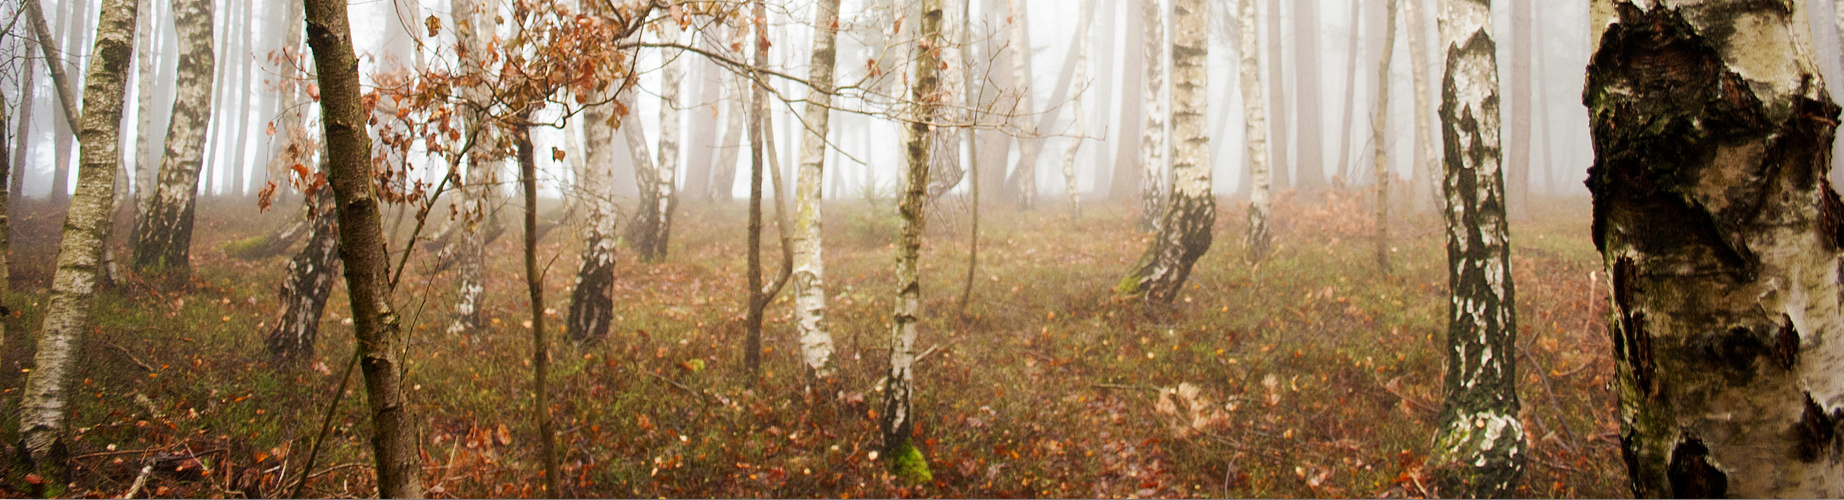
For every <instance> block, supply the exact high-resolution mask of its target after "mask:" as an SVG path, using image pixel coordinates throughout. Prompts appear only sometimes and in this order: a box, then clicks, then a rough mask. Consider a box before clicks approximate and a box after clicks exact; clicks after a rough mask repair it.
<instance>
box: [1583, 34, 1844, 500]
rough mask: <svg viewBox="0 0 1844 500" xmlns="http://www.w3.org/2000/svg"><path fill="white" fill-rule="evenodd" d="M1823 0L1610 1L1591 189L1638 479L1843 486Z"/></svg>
mask: <svg viewBox="0 0 1844 500" xmlns="http://www.w3.org/2000/svg"><path fill="white" fill-rule="evenodd" d="M1807 4H1808V3H1807V2H1803V1H1789V2H1748V1H1738V0H1720V1H1710V0H1706V1H1701V2H1693V1H1683V0H1664V1H1659V2H1656V3H1652V4H1650V5H1648V6H1643V7H1642V6H1640V5H1635V4H1634V3H1631V2H1628V1H1620V0H1597V1H1596V2H1595V3H1594V7H1595V11H1596V12H1597V13H1599V14H1600V16H1597V19H1598V20H1601V21H1603V22H1600V23H1597V24H1595V25H1594V31H1595V33H1597V35H1596V38H1597V39H1598V40H1599V43H1598V45H1597V49H1596V52H1595V54H1594V56H1593V58H1592V59H1590V65H1589V67H1588V82H1587V88H1586V90H1585V92H1584V95H1583V97H1582V100H1583V103H1584V104H1586V105H1587V107H1588V110H1589V113H1590V114H1589V116H1590V117H1591V120H1592V122H1591V127H1592V129H1591V130H1592V133H1593V136H1592V137H1593V139H1594V146H1595V161H1594V166H1593V168H1591V169H1590V170H1589V171H1588V187H1589V190H1590V192H1592V193H1593V195H1594V227H1593V235H1594V241H1595V244H1596V246H1597V247H1598V248H1599V249H1600V250H1601V255H1602V259H1603V263H1604V264H1605V265H1606V267H1607V269H1608V271H1609V273H1610V274H1611V275H1612V277H1613V296H1612V302H1613V304H1612V305H1613V308H1612V314H1611V317H1609V318H1608V320H1609V325H1608V329H1609V331H1610V333H1611V334H1612V336H1613V348H1614V360H1615V367H1616V373H1617V384H1618V391H1617V392H1618V395H1619V398H1620V420H1621V435H1620V448H1621V452H1622V455H1623V457H1624V458H1625V460H1626V465H1627V468H1628V473H1629V479H1630V480H1631V481H1632V487H1633V494H1635V495H1638V496H1644V497H1658V496H1679V497H1686V496H1691V497H1705V496H1707V497H1723V496H1733V497H1815V498H1823V497H1837V496H1840V495H1844V462H1841V461H1839V459H1838V457H1839V456H1840V454H1841V453H1844V449H1841V448H1840V445H1841V443H1840V441H1839V436H1840V434H1839V432H1838V431H1839V428H1838V427H1839V423H1840V422H1841V421H1844V379H1839V377H1838V376H1837V373H1838V370H1839V368H1840V365H1839V361H1838V360H1839V359H1844V358H1841V356H1844V344H1840V342H1839V340H1840V337H1839V335H1840V333H1841V331H1840V330H1839V328H1840V325H1844V315H1841V314H1844V311H1841V309H1840V302H1841V301H1844V295H1841V293H1844V289H1841V288H1840V286H1839V284H1838V282H1839V276H1840V272H1841V269H1840V262H1841V261H1840V259H1839V257H1840V255H1841V253H1840V243H1844V203H1841V202H1840V201H1839V198H1838V194H1837V192H1836V191H1835V190H1834V189H1833V188H1832V186H1831V184H1830V181H1829V180H1828V174H1829V173H1830V169H1831V156H1832V154H1833V153H1832V139H1833V137H1834V135H1835V132H1836V127H1837V118H1838V107H1837V105H1835V104H1833V103H1832V101H1831V99H1830V97H1829V96H1828V95H1827V93H1826V92H1825V90H1824V88H1825V86H1824V83H1823V81H1822V80H1821V79H1820V77H1819V72H1818V69H1817V65H1816V63H1815V62H1814V60H1813V54H1814V52H1813V50H1812V47H1811V45H1809V42H1808V41H1807V40H1805V39H1804V36H1805V35H1804V33H1805V32H1806V26H1807V24H1805V21H1804V20H1803V19H1801V18H1800V12H1803V10H1804V9H1805V8H1806V5H1807Z"/></svg>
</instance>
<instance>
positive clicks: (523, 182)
mask: <svg viewBox="0 0 1844 500" xmlns="http://www.w3.org/2000/svg"><path fill="white" fill-rule="evenodd" d="M529 119H530V117H529V115H521V116H519V117H518V121H519V122H520V123H519V124H518V125H517V126H516V127H515V129H514V130H513V131H512V136H513V142H514V143H515V147H516V148H517V150H518V154H517V156H518V159H519V188H520V191H522V192H523V194H524V195H525V199H524V201H525V210H524V213H525V245H524V247H525V290H526V294H527V296H528V297H529V298H530V299H531V307H530V309H531V378H532V381H531V392H532V394H534V395H535V396H534V397H533V404H532V409H531V420H532V424H533V427H535V428H536V430H537V431H538V454H539V457H540V461H541V462H543V464H544V493H545V494H546V495H547V496H550V497H561V496H562V495H563V492H562V490H560V489H558V487H557V484H558V477H557V476H558V469H557V434H556V432H554V431H553V430H552V426H553V425H554V424H553V422H552V421H551V391H550V387H549V385H548V383H549V380H550V378H551V356H550V346H551V342H550V338H549V335H548V333H549V330H548V329H546V328H545V326H544V276H543V275H542V274H540V273H541V271H540V270H539V268H538V160H537V158H536V154H535V153H534V152H533V151H532V150H533V149H534V148H533V147H532V144H531V125H529Z"/></svg>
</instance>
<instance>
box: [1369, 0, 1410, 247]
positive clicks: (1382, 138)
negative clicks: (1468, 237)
mask: <svg viewBox="0 0 1844 500" xmlns="http://www.w3.org/2000/svg"><path fill="white" fill-rule="evenodd" d="M1409 1H1411V2H1412V1H1414V0H1409ZM1397 2H1398V0H1388V1H1386V2H1385V5H1384V8H1383V15H1384V19H1383V47H1382V49H1381V50H1382V51H1383V53H1382V56H1381V57H1379V58H1378V59H1377V99H1376V100H1377V111H1376V113H1377V114H1376V119H1375V120H1372V121H1371V122H1370V130H1371V132H1372V134H1373V135H1372V137H1371V140H1370V141H1371V146H1373V147H1375V148H1376V150H1375V153H1372V155H1373V156H1375V160H1376V163H1377V164H1376V177H1377V269H1378V270H1380V271H1382V273H1383V274H1386V275H1387V274H1389V181H1390V178H1391V177H1394V176H1395V174H1393V173H1390V170H1389V63H1390V59H1392V58H1393V56H1394V55H1395V53H1396V5H1397Z"/></svg>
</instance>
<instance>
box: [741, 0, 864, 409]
mask: <svg viewBox="0 0 1844 500" xmlns="http://www.w3.org/2000/svg"><path fill="white" fill-rule="evenodd" d="M838 23H839V0H821V1H820V2H819V3H818V4H817V5H815V7H814V13H813V26H814V29H815V31H814V37H813V60H812V62H811V63H810V64H808V66H807V67H808V74H807V81H808V83H810V84H812V87H811V88H810V90H808V92H807V109H806V113H805V114H803V115H802V120H803V121H805V122H806V125H807V126H806V128H805V130H806V134H805V135H803V136H802V138H801V143H800V167H799V168H800V171H799V172H798V173H796V174H795V179H796V180H795V184H794V235H793V236H794V238H793V239H794V325H795V328H796V329H797V333H798V335H799V336H800V351H801V361H802V362H803V363H805V365H806V369H807V374H808V375H809V377H810V379H811V380H815V381H818V380H824V379H827V378H829V377H831V376H832V371H833V361H832V350H833V347H832V333H831V332H830V331H828V330H827V326H828V325H827V322H826V259H825V255H824V254H825V250H826V249H825V245H824V244H822V240H821V234H822V231H821V230H820V229H821V227H822V222H823V221H824V217H822V216H821V212H820V210H821V189H820V187H821V186H820V183H821V181H823V180H825V175H826V135H827V134H828V133H829V132H830V130H831V122H832V119H831V114H832V113H831V111H832V85H833V66H834V65H835V64H836V63H837V56H838V37H839V30H838ZM725 187H726V188H728V186H725Z"/></svg>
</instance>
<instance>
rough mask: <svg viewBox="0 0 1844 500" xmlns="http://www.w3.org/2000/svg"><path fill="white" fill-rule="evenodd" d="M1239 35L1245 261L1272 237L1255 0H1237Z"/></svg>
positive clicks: (1259, 254) (1256, 256)
mask: <svg viewBox="0 0 1844 500" xmlns="http://www.w3.org/2000/svg"><path fill="white" fill-rule="evenodd" d="M1236 21H1237V24H1238V25H1239V26H1240V27H1241V35H1242V37H1241V38H1242V64H1241V70H1242V109H1243V111H1244V112H1245V113H1246V117H1245V119H1244V120H1243V124H1244V126H1245V127H1246V128H1247V135H1248V148H1249V183H1250V184H1251V186H1249V234H1248V238H1247V245H1248V252H1249V253H1248V260H1249V262H1261V261H1262V260H1264V259H1267V258H1268V245H1269V244H1270V243H1271V241H1272V240H1273V234H1272V233H1271V231H1272V230H1273V229H1272V227H1270V226H1271V220H1272V218H1273V216H1274V214H1273V211H1274V195H1273V193H1272V190H1273V173H1272V172H1271V171H1270V170H1269V168H1270V167H1269V165H1268V123H1267V122H1268V113H1267V110H1266V109H1265V108H1264V107H1263V106H1262V102H1263V101H1262V100H1261V99H1262V97H1261V60H1260V57H1261V44H1260V42H1259V41H1258V40H1259V36H1258V35H1257V33H1256V32H1255V0H1241V2H1240V5H1239V6H1238V8H1237V12H1236Z"/></svg>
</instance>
